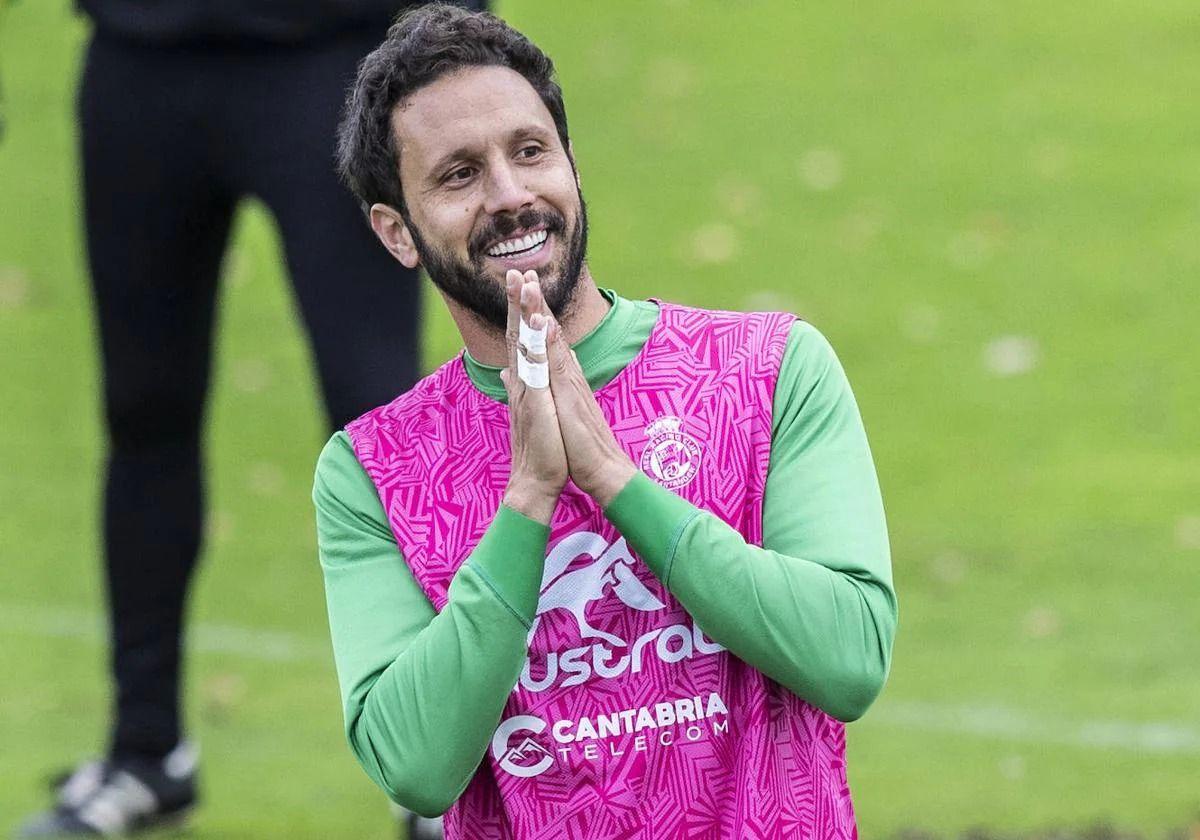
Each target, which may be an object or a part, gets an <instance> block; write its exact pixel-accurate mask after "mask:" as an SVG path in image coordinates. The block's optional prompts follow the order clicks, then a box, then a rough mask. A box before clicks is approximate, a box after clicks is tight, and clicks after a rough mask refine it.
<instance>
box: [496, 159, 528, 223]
mask: <svg viewBox="0 0 1200 840" xmlns="http://www.w3.org/2000/svg"><path fill="white" fill-rule="evenodd" d="M488 175H489V177H488V183H487V196H486V198H485V201H484V210H486V211H487V212H488V213H489V214H491V215H496V214H498V213H516V212H517V211H519V210H520V209H521V208H522V207H528V206H531V205H532V204H533V200H534V195H533V193H532V192H530V191H529V189H528V187H526V186H525V184H524V181H523V179H522V178H521V177H520V173H518V172H517V171H516V170H515V169H513V167H511V166H509V165H506V164H502V165H500V166H493V167H491V170H490V172H489V173H488Z"/></svg>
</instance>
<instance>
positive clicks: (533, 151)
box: [518, 146, 542, 160]
mask: <svg viewBox="0 0 1200 840" xmlns="http://www.w3.org/2000/svg"><path fill="white" fill-rule="evenodd" d="M541 153H542V147H541V146H526V147H525V148H523V149H521V151H520V152H518V154H519V155H520V156H521V157H523V158H525V159H526V160H528V159H531V158H535V157H537V156H538V155H540V154H541Z"/></svg>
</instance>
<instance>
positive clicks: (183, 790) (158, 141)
mask: <svg viewBox="0 0 1200 840" xmlns="http://www.w3.org/2000/svg"><path fill="white" fill-rule="evenodd" d="M78 5H79V7H80V9H81V10H82V11H83V12H84V13H86V14H87V15H88V16H89V17H90V18H91V21H92V23H93V24H94V31H93V33H92V36H91V41H90V43H89V44H88V46H87V55H86V59H85V63H84V70H83V75H82V80H81V84H80V88H79V95H78V109H79V111H78V113H79V125H80V146H81V157H82V172H83V198H84V217H85V225H86V237H87V251H88V261H89V268H90V273H91V280H92V286H93V295H94V301H95V312H96V318H97V324H98V333H99V337H100V349H101V359H102V364H103V374H104V407H105V421H106V426H107V432H108V441H109V451H108V460H107V476H106V483H105V489H104V511H103V521H104V526H103V533H104V537H103V539H104V562H105V572H106V582H107V595H108V608H109V617H110V622H111V624H110V627H111V640H112V641H111V644H112V648H111V664H112V674H113V679H114V683H115V702H114V704H113V709H112V721H111V734H110V740H109V742H108V745H107V749H106V751H105V753H104V754H103V757H102V758H99V759H95V760H87V761H84V762H82V763H81V764H79V765H78V766H77V767H76V768H75V769H74V770H73V771H71V772H68V773H67V774H65V775H64V777H63V778H62V779H61V780H60V781H59V782H57V783H56V785H55V800H54V803H53V805H52V807H51V808H50V809H49V810H48V811H46V812H45V813H42V814H39V815H36V816H34V817H32V818H31V819H30V820H29V821H27V822H26V824H25V825H24V826H23V828H22V829H21V830H20V832H19V836H22V837H43V836H72V835H80V836H85V835H97V834H103V835H110V834H124V833H129V832H133V831H137V830H139V829H143V828H146V827H150V826H154V825H157V824H161V823H163V822H167V821H177V820H179V819H180V818H182V817H183V815H185V814H186V813H187V812H188V811H189V810H190V809H191V808H192V807H193V806H194V805H195V804H196V801H197V786H196V769H197V750H196V749H195V747H194V746H193V745H192V744H191V743H189V742H188V741H187V740H186V739H185V738H184V737H183V734H182V727H181V723H180V699H179V686H180V670H181V668H180V666H181V661H180V657H181V642H182V638H183V615H184V606H185V601H186V596H187V591H188V585H189V581H190V580H191V578H192V572H193V570H194V567H195V564H196V559H197V555H198V552H199V550H200V544H201V533H202V523H203V520H204V488H203V483H204V482H203V467H202V453H201V446H200V442H201V437H202V431H203V418H204V409H205V402H206V396H207V392H208V383H209V370H210V359H211V350H212V344H213V323H214V309H215V303H216V299H217V290H218V289H217V287H218V276H219V273H220V266H221V260H222V255H223V254H224V252H225V249H226V245H227V242H228V239H229V233H230V227H231V223H232V221H233V219H234V215H235V212H236V210H237V207H238V205H239V203H240V202H241V201H242V199H244V198H246V197H248V196H253V197H255V198H258V199H259V200H261V201H262V202H263V203H264V204H265V205H266V206H267V207H268V208H270V210H271V211H272V213H273V214H274V217H275V220H276V222H277V223H278V227H279V231H280V234H281V237H282V240H283V246H284V252H285V257H286V261H287V266H288V270H289V273H290V276H291V281H292V285H293V289H294V293H295V296H296V300H297V302H298V304H299V308H300V313H301V315H302V317H303V321H304V326H305V328H306V330H307V333H308V338H309V340H310V342H311V346H312V350H313V354H314V357H315V360H316V367H317V373H318V376H319V381H320V387H321V391H322V394H323V397H324V404H325V411H326V413H327V416H328V421H329V423H330V427H331V428H335V429H336V428H340V427H342V426H343V425H345V424H346V423H347V422H348V421H349V420H351V419H353V418H354V417H357V416H358V415H359V414H361V413H362V412H363V411H365V410H367V409H369V408H371V407H372V406H375V405H378V404H379V403H381V402H384V401H386V400H388V399H390V398H391V397H392V396H393V395H395V394H396V393H397V391H398V390H404V389H406V388H407V387H409V386H410V385H411V384H412V383H413V382H414V381H415V380H416V378H417V375H418V364H419V355H418V349H419V347H418V338H419V329H418V319H419V315H420V300H419V289H420V286H419V283H418V282H417V277H416V272H415V271H413V270H411V269H405V268H403V267H401V266H398V265H397V264H396V263H395V262H394V261H393V260H392V259H391V258H390V257H389V256H388V255H387V254H386V253H385V252H383V251H381V250H380V249H379V248H378V245H377V242H376V241H375V239H374V237H373V236H372V235H371V232H370V230H369V229H368V228H366V227H365V226H364V225H363V223H362V216H361V211H360V209H359V207H357V206H356V204H355V201H354V199H353V197H351V196H350V195H348V194H347V193H346V191H345V190H344V189H343V188H342V186H341V185H340V184H339V183H338V179H337V176H336V175H335V173H334V170H333V138H334V131H335V127H336V125H337V121H338V114H339V109H340V108H341V105H342V102H343V99H344V95H345V90H346V87H347V86H348V85H349V84H350V83H352V82H353V80H354V76H355V67H356V64H357V63H358V61H359V59H361V58H362V56H363V55H365V54H366V53H368V52H369V51H370V50H371V49H372V48H374V47H375V46H376V45H377V44H378V43H379V40H380V38H381V37H382V36H383V34H384V33H385V32H386V30H387V28H388V26H389V25H390V23H391V22H392V20H393V18H394V17H395V15H396V14H397V13H398V12H400V11H401V10H402V9H403V8H404V7H405V6H406V5H410V4H406V3H404V2H403V0H339V2H328V0H289V2H286V3H281V2H275V0H153V2H148V1H147V0H141V2H137V1H136V0H79V3H78ZM462 5H465V6H468V7H472V8H482V7H483V5H484V3H483V2H474V3H472V2H464V3H463V4H462Z"/></svg>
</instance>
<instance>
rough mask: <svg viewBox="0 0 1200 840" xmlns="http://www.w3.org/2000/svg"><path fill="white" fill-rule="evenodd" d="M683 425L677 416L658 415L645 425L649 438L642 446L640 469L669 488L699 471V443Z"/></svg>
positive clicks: (674, 486)
mask: <svg viewBox="0 0 1200 840" xmlns="http://www.w3.org/2000/svg"><path fill="white" fill-rule="evenodd" d="M682 428H683V420H681V419H680V418H678V417H673V416H671V415H669V414H665V415H663V416H662V417H659V418H658V419H657V420H655V421H654V422H653V423H651V424H650V425H649V426H647V427H646V437H648V438H650V442H649V443H647V444H646V448H645V449H643V450H642V464H641V466H642V472H644V473H646V474H647V475H649V476H652V477H653V478H654V479H655V480H656V481H658V483H659V484H661V485H662V486H663V487H670V488H671V489H672V490H674V489H676V488H679V487H683V486H684V485H685V484H688V483H689V482H690V481H691V480H692V479H693V478H695V477H696V473H698V472H699V471H700V444H699V443H698V442H697V441H696V439H695V438H694V437H692V436H691V435H687V434H684V433H683V432H682V431H681V429H682Z"/></svg>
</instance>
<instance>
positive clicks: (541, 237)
mask: <svg viewBox="0 0 1200 840" xmlns="http://www.w3.org/2000/svg"><path fill="white" fill-rule="evenodd" d="M547 235H548V234H547V233H546V231H544V230H539V231H536V232H534V233H530V234H527V235H526V236H519V237H517V238H515V239H506V240H504V241H503V242H501V243H500V244H498V245H493V246H492V247H491V248H489V249H488V253H489V254H490V255H491V256H493V257H500V256H503V255H505V254H511V253H513V252H514V251H527V250H529V249H530V248H532V247H533V246H534V245H541V244H542V243H543V242H545V241H546V237H547Z"/></svg>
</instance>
